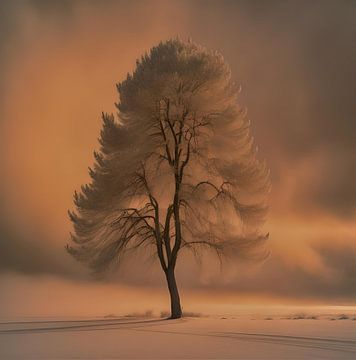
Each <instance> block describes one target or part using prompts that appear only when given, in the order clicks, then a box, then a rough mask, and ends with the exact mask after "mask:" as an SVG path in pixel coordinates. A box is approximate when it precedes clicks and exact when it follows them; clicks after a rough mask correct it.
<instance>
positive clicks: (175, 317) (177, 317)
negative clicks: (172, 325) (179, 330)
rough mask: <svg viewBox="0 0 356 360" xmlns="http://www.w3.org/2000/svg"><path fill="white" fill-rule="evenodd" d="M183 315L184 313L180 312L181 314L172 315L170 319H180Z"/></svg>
mask: <svg viewBox="0 0 356 360" xmlns="http://www.w3.org/2000/svg"><path fill="white" fill-rule="evenodd" d="M182 317H183V314H180V315H171V316H170V317H169V318H168V320H173V319H180V318H182Z"/></svg>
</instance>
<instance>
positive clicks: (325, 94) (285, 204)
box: [0, 0, 356, 299]
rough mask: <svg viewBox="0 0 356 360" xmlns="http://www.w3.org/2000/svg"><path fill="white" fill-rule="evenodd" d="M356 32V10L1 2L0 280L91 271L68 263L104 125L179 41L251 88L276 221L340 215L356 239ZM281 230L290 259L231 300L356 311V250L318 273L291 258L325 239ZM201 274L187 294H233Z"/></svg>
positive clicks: (274, 259) (331, 240) (326, 248)
mask: <svg viewBox="0 0 356 360" xmlns="http://www.w3.org/2000/svg"><path fill="white" fill-rule="evenodd" d="M355 19H356V3H355V2H351V1H339V2H335V1H321V0H320V1H313V2H312V3H311V2H300V1H294V2H292V1H290V2H285V1H277V0H276V1H269V2H261V1H239V2H236V1H173V2H165V1H156V2H155V1H153V2H127V1H123V2H116V1H106V2H104V3H102V2H101V3H99V2H87V1H76V2H73V1H51V2H48V1H38V0H37V1H36V0H33V1H23V2H15V1H0V26H1V31H0V71H1V74H3V75H4V77H3V79H4V81H2V82H1V85H0V86H1V88H0V105H1V106H0V109H1V110H0V111H2V114H1V118H0V127H1V129H0V131H1V142H0V147H1V148H0V149H1V153H0V165H1V170H2V171H1V172H2V182H1V189H0V197H1V202H2V204H4V205H3V214H2V219H3V220H2V222H1V226H0V228H1V231H0V239H1V243H0V247H1V250H0V271H2V272H4V271H22V272H24V273H36V274H39V273H47V272H48V273H55V274H63V275H65V276H73V277H74V276H75V274H76V273H77V272H78V271H79V270H78V268H75V265H74V264H70V265H69V263H68V262H67V261H71V260H70V258H69V257H67V255H66V254H65V253H64V251H62V250H63V246H64V244H65V243H66V241H67V238H68V232H69V230H70V227H69V225H68V222H67V216H66V210H67V209H68V208H71V206H72V201H71V196H72V193H73V191H74V190H75V189H78V188H79V186H80V185H81V184H82V183H84V182H86V181H87V180H88V176H87V166H88V165H91V162H92V151H93V150H94V149H95V148H97V146H98V145H97V142H96V138H97V136H98V131H99V127H100V117H99V116H100V112H101V111H102V110H105V111H111V110H113V103H114V101H116V100H117V99H116V93H115V90H114V84H115V83H116V82H118V81H120V80H122V79H123V77H124V76H125V74H126V72H127V71H131V70H132V68H133V66H134V64H135V59H136V58H137V57H139V56H140V55H141V54H142V53H143V52H144V51H146V50H148V49H149V48H150V47H151V46H153V45H155V44H156V43H157V42H158V41H159V40H161V39H166V38H169V37H171V36H175V35H176V34H180V35H181V36H183V37H188V36H191V37H193V39H194V40H196V41H197V42H201V43H202V44H203V45H206V46H208V47H210V48H213V49H217V50H219V51H221V52H222V53H223V54H224V56H225V58H226V59H227V61H228V62H229V63H230V65H231V68H232V74H233V76H234V77H235V79H236V80H237V81H238V82H239V83H241V84H242V89H243V91H242V94H241V97H240V102H241V104H242V105H246V106H247V107H248V109H249V117H250V119H251V120H252V126H253V132H254V134H255V138H256V144H257V145H258V146H259V149H260V156H261V157H262V158H266V159H267V162H268V164H269V166H270V167H271V174H272V178H273V194H272V209H271V213H270V218H271V219H272V221H274V222H276V221H279V223H281V222H282V221H283V219H284V218H283V216H286V217H289V218H296V219H298V221H299V223H298V224H299V225H298V226H299V227H300V228H304V227H305V226H310V222H312V223H314V222H315V223H318V224H319V220H320V216H324V215H325V214H329V215H330V217H331V218H333V219H337V220H338V221H340V222H343V223H344V224H345V226H348V224H350V223H351V222H352V221H353V219H354V216H355V212H356V187H355V186H354V184H355V180H356V170H355V169H356V168H355V161H356V158H355V154H356V141H355V140H354V136H355V135H354V134H355V132H356V121H355V118H356V106H355V95H356V94H355V83H356V67H355V59H356V48H355V46H353V43H354V39H355V36H356V26H355V23H356V22H355ZM83 129H84V130H83ZM28 229H30V230H28ZM273 230H274V232H273V231H271V240H270V244H271V247H272V248H273V250H275V248H278V249H279V250H278V251H277V252H276V251H274V252H272V256H271V258H270V259H269V260H268V261H267V262H266V263H264V264H263V267H262V268H260V270H259V271H256V273H254V275H253V276H252V275H251V276H252V277H249V276H247V277H246V279H247V280H246V279H245V280H243V279H242V280H236V278H234V277H233V276H232V278H233V279H235V280H234V281H235V283H234V285H231V283H229V284H227V283H226V282H224V281H223V285H224V286H226V288H228V289H231V290H232V291H245V292H258V291H260V292H268V293H270V294H277V295H280V296H289V295H288V294H293V296H295V297H298V296H300V297H308V296H309V297H318V296H319V298H321V297H324V298H325V299H327V298H328V297H329V296H331V297H332V296H334V297H338V296H344V297H345V298H349V299H351V298H355V290H354V286H353V285H352V283H351V280H350V275H349V274H351V273H352V274H354V272H353V271H354V268H353V267H352V262H351V257H352V256H353V255H354V246H353V245H348V247H345V248H342V247H341V246H340V247H339V245H338V244H339V241H340V237H342V235H341V234H339V233H337V232H336V233H331V234H330V236H326V235H325V234H323V235H322V236H321V238H322V239H323V241H321V243H322V245H320V246H319V247H314V248H312V253H313V255H310V257H311V258H312V259H313V260H310V261H311V262H315V263H316V262H317V261H319V262H320V264H323V265H320V267H317V270H315V271H314V270H313V271H312V270H311V269H310V268H309V267H308V266H307V265H306V264H305V263H304V262H303V260H301V259H299V258H298V259H296V257H295V253H293V254H292V255H293V256H290V254H289V252H288V251H289V249H291V248H293V249H295V248H297V249H300V251H301V252H303V251H304V250H305V251H306V252H308V251H309V250H310V248H311V242H312V240H311V239H310V238H309V237H308V236H306V235H305V234H303V233H298V236H295V237H293V236H289V235H288V234H275V232H278V229H273ZM291 231H292V230H291ZM318 231H319V230H318ZM320 232H322V230H320ZM319 235H320V234H319ZM354 235H356V234H354ZM316 237H317V234H316V235H315V236H314V237H313V239H314V238H316ZM349 237H350V238H352V235H349ZM284 240H285V243H286V244H284ZM351 243H352V242H351V241H350V244H351ZM313 246H314V245H313ZM308 254H309V252H308ZM315 258H316V259H318V260H315ZM285 259H288V262H289V264H288V263H286V261H285ZM135 264H136V266H137V267H139V262H137V263H135ZM147 265H149V263H147ZM142 266H145V264H144V265H142ZM124 270H125V268H123V269H122V272H121V273H120V275H122V277H125V278H124V279H125V281H127V282H131V283H135V284H143V283H144V282H145V281H147V282H151V284H152V285H154V284H158V283H161V279H160V278H159V280H158V281H156V282H155V281H154V280H150V278H152V277H154V275H155V271H156V270H155V268H153V270H152V272H149V273H148V275H147V276H146V274H144V275H142V273H141V272H140V271H137V272H132V273H130V272H128V273H127V272H126V273H125V272H124ZM189 271H196V268H195V267H194V266H193V265H190V264H188V265H187V266H186V267H185V271H183V272H181V273H180V278H181V279H182V283H184V284H185V285H186V286H201V284H205V283H206V284H208V285H207V286H209V287H211V288H215V287H217V286H218V284H217V282H218V281H221V279H217V280H216V282H215V283H214V281H210V280H211V279H210V280H209V279H205V278H200V280H199V281H200V285H199V283H196V282H194V283H191V282H189V281H190V279H189V278H191V276H190V275H189ZM323 271H325V274H327V275H329V274H333V276H335V277H336V279H339V280H338V281H336V280H335V279H334V278H333V279H328V278H327V277H325V276H324V275H325V274H324V273H323ZM125 274H127V275H125ZM245 274H246V273H245ZM247 275H248V274H247Z"/></svg>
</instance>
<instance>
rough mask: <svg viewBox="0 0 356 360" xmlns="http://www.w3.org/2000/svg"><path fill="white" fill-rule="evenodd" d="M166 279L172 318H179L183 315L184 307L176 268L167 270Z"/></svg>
mask: <svg viewBox="0 0 356 360" xmlns="http://www.w3.org/2000/svg"><path fill="white" fill-rule="evenodd" d="M166 279H167V284H168V289H169V295H170V299H171V317H170V318H171V319H179V318H181V317H182V308H181V306H180V298H179V292H178V287H177V282H176V278H175V275H174V269H168V270H167V272H166Z"/></svg>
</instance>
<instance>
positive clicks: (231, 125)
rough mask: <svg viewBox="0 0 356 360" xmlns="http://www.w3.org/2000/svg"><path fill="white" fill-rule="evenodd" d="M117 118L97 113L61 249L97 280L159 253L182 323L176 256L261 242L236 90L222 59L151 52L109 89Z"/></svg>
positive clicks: (254, 168) (261, 171)
mask: <svg viewBox="0 0 356 360" xmlns="http://www.w3.org/2000/svg"><path fill="white" fill-rule="evenodd" d="M117 90H118V93H119V102H118V103H117V104H115V105H116V106H117V109H118V110H119V113H118V119H115V118H114V116H113V115H112V114H111V115H109V114H103V115H102V119H103V127H102V130H101V134H100V139H99V142H100V145H101V147H100V151H99V152H94V156H95V160H96V161H95V164H94V168H93V169H89V173H90V176H91V183H90V184H89V185H84V186H82V188H81V192H80V193H77V192H75V194H74V203H75V205H76V208H77V211H76V212H69V215H70V219H71V221H72V222H73V225H74V235H73V234H72V245H71V246H68V245H67V250H68V252H69V253H70V254H72V255H73V256H74V257H75V258H76V259H77V260H79V261H81V262H83V263H85V264H87V265H88V266H89V267H90V268H92V269H93V270H94V271H95V272H99V273H100V272H103V271H105V270H107V269H108V268H111V267H112V266H114V265H115V264H118V263H120V260H121V258H122V256H123V255H128V254H129V253H130V252H131V251H132V250H136V249H139V248H142V247H150V248H152V249H154V251H155V252H156V253H157V256H158V260H159V262H160V266H161V268H162V270H163V272H164V274H165V277H166V280H167V285H168V289H169V294H170V300H171V318H179V317H181V316H182V310H181V304H180V298H179V292H178V287H177V283H176V278H175V268H176V262H177V259H178V255H179V254H180V253H181V251H182V250H183V249H190V250H192V251H193V252H194V254H195V255H196V256H200V254H201V250H203V249H204V248H206V249H210V250H212V251H214V252H215V253H216V254H217V255H218V256H219V259H222V257H221V256H222V255H224V254H239V255H241V256H246V255H247V254H249V256H251V255H253V254H257V253H258V252H259V249H261V246H260V245H261V244H262V243H263V242H264V241H265V240H266V238H267V235H264V234H261V230H260V229H261V225H262V223H263V219H264V215H265V213H266V211H267V206H266V195H267V193H268V191H269V187H270V184H269V172H268V170H267V168H266V166H265V164H264V163H261V162H259V161H258V160H257V158H256V148H255V146H254V144H253V139H252V137H251V136H250V131H249V129H250V124H249V121H248V120H247V119H246V116H245V115H246V111H245V110H244V109H243V108H241V107H240V106H239V105H237V102H236V98H237V95H238V93H239V88H238V87H237V86H236V85H235V84H234V82H233V81H232V80H231V74H230V69H229V67H228V65H227V64H226V63H225V62H224V59H223V57H222V56H221V55H220V54H218V53H217V52H212V51H209V50H207V49H205V48H203V47H201V46H199V45H197V44H195V43H193V42H191V41H189V42H184V41H182V40H179V39H172V40H169V41H166V42H162V43H160V44H159V45H158V46H156V47H153V48H152V49H151V50H150V53H149V54H145V55H144V56H143V57H142V58H141V59H140V60H138V61H137V66H136V69H135V71H134V72H133V73H132V74H128V75H127V78H126V80H124V81H123V82H121V83H120V84H118V85H117Z"/></svg>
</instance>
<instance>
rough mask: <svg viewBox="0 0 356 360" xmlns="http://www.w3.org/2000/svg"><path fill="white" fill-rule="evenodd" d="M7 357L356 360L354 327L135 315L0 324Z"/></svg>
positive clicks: (2, 353)
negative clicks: (153, 317)
mask: <svg viewBox="0 0 356 360" xmlns="http://www.w3.org/2000/svg"><path fill="white" fill-rule="evenodd" d="M0 358H1V359H339V360H341V359H356V321H354V320H352V319H345V320H337V321H331V320H330V318H326V317H325V318H322V319H317V320H312V319H299V320H291V319H285V318H278V319H276V318H274V319H272V320H265V319H256V320H253V319H251V318H247V317H246V318H243V317H241V318H231V317H230V318H225V317H217V316H215V317H206V318H204V317H202V318H183V319H179V320H165V319H147V318H134V317H120V318H115V317H113V318H106V319H104V318H103V319H95V318H94V319H85V320H84V319H81V320H78V319H76V320H52V319H51V320H37V321H17V322H13V321H12V322H2V323H0Z"/></svg>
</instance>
